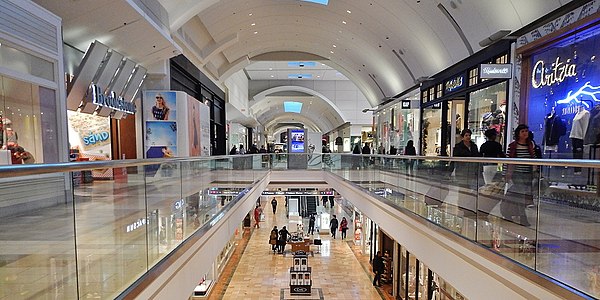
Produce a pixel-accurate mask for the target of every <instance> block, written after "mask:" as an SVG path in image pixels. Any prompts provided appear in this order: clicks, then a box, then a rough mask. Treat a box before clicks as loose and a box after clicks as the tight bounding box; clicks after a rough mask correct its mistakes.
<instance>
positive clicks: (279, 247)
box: [269, 226, 292, 254]
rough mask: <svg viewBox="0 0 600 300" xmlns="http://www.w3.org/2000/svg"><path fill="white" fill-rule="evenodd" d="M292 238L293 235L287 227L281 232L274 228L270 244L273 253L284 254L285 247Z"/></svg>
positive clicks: (270, 236)
mask: <svg viewBox="0 0 600 300" xmlns="http://www.w3.org/2000/svg"><path fill="white" fill-rule="evenodd" d="M291 237H292V235H291V234H290V232H289V231H288V230H287V228H286V227H285V226H283V227H282V228H281V229H280V230H277V226H273V229H272V230H271V234H270V235H269V244H270V245H271V250H272V251H273V253H275V252H277V253H279V254H282V253H283V251H284V250H285V245H286V244H287V242H288V240H289V239H290V238H291Z"/></svg>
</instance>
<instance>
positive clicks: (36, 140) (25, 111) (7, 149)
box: [0, 76, 58, 165]
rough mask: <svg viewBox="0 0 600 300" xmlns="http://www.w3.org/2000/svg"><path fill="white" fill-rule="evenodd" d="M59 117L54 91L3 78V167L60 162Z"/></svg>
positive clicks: (0, 78) (0, 157) (0, 116)
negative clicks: (18, 153)
mask: <svg viewBox="0 0 600 300" xmlns="http://www.w3.org/2000/svg"><path fill="white" fill-rule="evenodd" d="M56 118H57V116H56V93H55V91H54V90H51V89H48V88H44V87H41V86H38V85H35V84H31V83H28V82H24V81H21V80H16V79H12V78H10V77H5V76H0V119H1V120H2V122H1V123H0V136H1V137H0V146H1V150H0V164H4V165H5V164H21V163H54V162H58V133H57V119H56ZM20 148H23V150H24V151H25V152H29V153H30V154H31V156H29V155H27V154H26V155H25V156H24V157H23V159H17V157H18V156H19V155H15V153H16V152H17V150H18V149H20ZM11 152H12V153H11ZM28 157H32V159H30V158H28Z"/></svg>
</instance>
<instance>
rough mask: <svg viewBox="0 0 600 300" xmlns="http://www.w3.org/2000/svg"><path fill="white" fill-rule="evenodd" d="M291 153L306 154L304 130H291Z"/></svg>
mask: <svg viewBox="0 0 600 300" xmlns="http://www.w3.org/2000/svg"><path fill="white" fill-rule="evenodd" d="M290 141H291V142H290V146H291V147H290V152H291V153H304V130H290Z"/></svg>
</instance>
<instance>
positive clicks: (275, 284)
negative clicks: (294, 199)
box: [210, 205, 385, 300]
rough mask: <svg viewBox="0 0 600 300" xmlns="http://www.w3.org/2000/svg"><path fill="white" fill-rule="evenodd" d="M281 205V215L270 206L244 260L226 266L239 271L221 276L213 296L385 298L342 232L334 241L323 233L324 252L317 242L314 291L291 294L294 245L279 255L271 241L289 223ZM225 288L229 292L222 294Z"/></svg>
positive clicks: (337, 210)
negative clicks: (272, 231) (269, 242)
mask: <svg viewBox="0 0 600 300" xmlns="http://www.w3.org/2000/svg"><path fill="white" fill-rule="evenodd" d="M269 208H270V207H269ZM280 208H283V207H280ZM280 208H278V211H277V213H276V214H273V213H272V211H271V210H270V209H268V210H267V209H265V214H266V218H265V221H264V222H262V224H261V226H260V228H259V229H254V230H253V233H252V236H251V238H250V239H249V241H248V244H247V246H246V247H245V251H244V253H243V255H242V256H241V258H240V259H239V262H236V261H235V260H234V259H233V258H232V261H230V263H229V264H228V266H227V268H226V270H227V269H232V268H235V272H234V274H233V275H232V276H231V278H230V279H229V278H227V275H226V274H224V276H222V277H221V278H220V279H219V283H217V285H216V286H215V287H214V292H211V297H210V299H278V300H279V299H385V298H382V296H381V295H380V292H379V290H378V289H377V288H375V287H374V286H373V285H372V283H371V281H372V277H371V276H370V275H369V274H368V273H367V271H366V270H369V269H368V268H367V269H365V267H363V266H362V265H361V263H360V262H359V259H357V257H356V256H355V254H354V252H353V251H352V249H351V248H350V246H349V245H348V242H347V241H343V240H341V239H340V237H339V236H338V237H337V239H335V240H334V239H332V238H331V236H330V235H329V234H327V233H323V234H320V235H319V237H320V238H321V239H322V241H323V246H321V249H320V253H316V252H317V251H316V250H317V247H316V246H314V245H313V246H311V247H312V249H311V250H313V255H309V259H308V265H309V266H310V267H312V270H313V271H312V280H313V281H312V283H313V284H312V288H313V293H312V295H311V296H310V297H308V296H290V294H289V280H290V275H289V269H290V267H291V266H292V253H291V250H290V246H289V245H288V246H287V248H286V252H285V253H284V254H283V255H281V254H273V252H272V251H271V248H270V245H269V244H268V240H269V233H270V230H271V229H272V228H273V226H277V227H278V228H281V227H282V226H288V225H287V224H288V220H287V219H286V217H285V213H284V210H283V209H280ZM333 210H334V211H335V213H336V214H337V215H338V217H339V218H341V216H342V215H343V212H342V210H341V207H340V206H339V205H336V206H334V208H333ZM288 227H289V226H288ZM313 237H317V235H315V236H313ZM363 261H364V259H363ZM366 263H367V264H368V257H367V258H366ZM226 272H227V271H226ZM226 272H225V273H226ZM222 290H224V291H225V292H224V293H221V292H218V291H222Z"/></svg>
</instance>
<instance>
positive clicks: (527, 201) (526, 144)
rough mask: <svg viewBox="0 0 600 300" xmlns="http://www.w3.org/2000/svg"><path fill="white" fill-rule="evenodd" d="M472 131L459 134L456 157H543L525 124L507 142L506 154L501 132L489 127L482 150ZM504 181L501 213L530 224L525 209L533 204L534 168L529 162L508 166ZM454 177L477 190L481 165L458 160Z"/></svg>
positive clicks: (466, 130) (520, 222)
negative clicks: (499, 136)
mask: <svg viewBox="0 0 600 300" xmlns="http://www.w3.org/2000/svg"><path fill="white" fill-rule="evenodd" d="M471 135H472V131H471V130H470V129H464V130H462V132H461V133H460V136H461V141H460V142H459V143H457V144H456V145H455V146H454V149H453V156H455V157H493V158H499V157H509V158H541V156H542V155H541V150H540V147H539V146H538V145H536V144H535V142H534V140H533V133H532V132H531V131H530V130H529V127H528V126H527V125H525V124H521V125H519V126H517V128H515V130H514V133H513V141H512V142H511V143H510V144H509V145H508V151H507V153H506V154H504V152H503V151H502V145H501V144H500V143H499V142H497V141H496V138H497V136H498V132H497V131H496V129H493V128H492V129H488V130H486V131H485V133H484V135H485V136H486V138H487V141H486V142H485V143H483V145H481V149H478V148H477V145H476V144H475V143H474V142H473V141H472V140H471ZM503 169H504V171H503V172H504V181H505V183H506V191H505V194H506V197H504V199H503V200H502V202H501V206H500V211H501V213H502V215H503V216H504V217H505V218H506V219H508V220H511V221H514V222H516V223H518V224H521V225H523V226H529V225H530V224H529V221H528V220H527V215H526V214H525V208H526V207H527V206H528V205H532V204H533V193H532V182H533V173H534V170H535V168H534V167H532V166H529V165H513V164H509V165H506V166H505V167H504V168H503ZM454 173H455V178H456V179H457V181H459V184H460V185H462V186H464V187H467V188H470V189H477V188H478V186H479V185H480V184H479V182H481V181H480V180H479V174H481V171H480V169H479V164H477V163H457V164H456V165H455V167H454Z"/></svg>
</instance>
